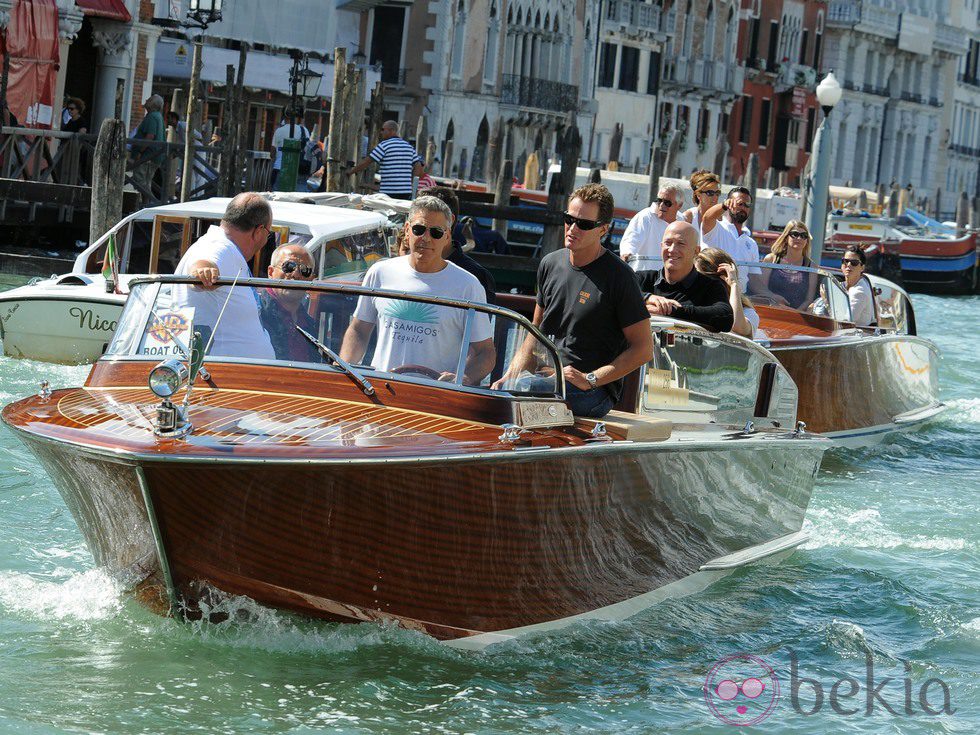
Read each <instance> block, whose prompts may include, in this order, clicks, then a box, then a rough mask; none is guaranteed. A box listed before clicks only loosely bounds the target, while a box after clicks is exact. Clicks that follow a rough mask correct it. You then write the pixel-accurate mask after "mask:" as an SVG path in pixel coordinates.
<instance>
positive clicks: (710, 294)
mask: <svg viewBox="0 0 980 735" xmlns="http://www.w3.org/2000/svg"><path fill="white" fill-rule="evenodd" d="M700 247H701V246H700V238H699V235H698V231H697V229H696V228H695V227H694V226H693V225H691V224H689V223H687V222H685V221H682V220H677V221H676V222H673V223H672V224H670V225H669V226H668V227H667V229H666V231H665V232H664V238H663V241H662V243H661V246H660V253H661V255H662V256H663V259H664V267H663V268H661V269H660V270H656V271H649V270H648V271H639V272H638V273H637V274H636V277H637V280H638V281H639V283H640V290H641V291H643V301H644V304H646V307H647V311H648V312H649V313H650V314H651V315H653V316H669V317H671V318H673V319H680V320H681V321H685V322H693V323H694V324H699V325H701V326H702V327H704V328H705V329H708V330H710V331H712V332H729V331H731V329H732V326H733V324H734V323H735V315H734V313H733V312H732V307H731V305H730V304H729V303H728V291H727V290H726V288H725V284H724V283H722V282H721V281H720V280H718V279H717V278H711V277H709V276H704V275H701V274H700V273H698V272H697V271H696V270H695V269H694V256H695V255H697V254H698V251H699V250H700Z"/></svg>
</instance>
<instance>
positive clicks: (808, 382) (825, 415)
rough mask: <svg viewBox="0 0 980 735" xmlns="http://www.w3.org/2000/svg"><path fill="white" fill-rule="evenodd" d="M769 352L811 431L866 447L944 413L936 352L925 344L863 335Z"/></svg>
mask: <svg viewBox="0 0 980 735" xmlns="http://www.w3.org/2000/svg"><path fill="white" fill-rule="evenodd" d="M770 351H771V352H772V353H773V354H774V355H775V356H776V357H777V358H778V359H779V361H780V362H781V363H782V364H783V366H784V367H785V368H786V370H787V372H789V374H790V375H791V376H792V378H793V381H794V382H795V383H796V385H797V387H798V389H799V406H798V409H797V413H798V416H799V418H800V420H801V421H803V422H805V423H806V425H807V429H808V430H809V431H815V432H819V433H821V434H823V435H824V436H827V437H828V438H830V439H833V440H834V441H835V442H836V443H838V444H840V445H844V446H867V445H872V444H876V443H878V442H880V441H882V440H884V439H885V438H886V437H887V436H888V435H889V434H891V433H894V432H902V431H910V430H914V429H917V428H919V427H921V426H922V424H924V423H925V422H926V421H928V420H930V419H932V418H933V417H935V416H936V415H937V414H939V413H940V412H941V411H942V410H943V408H944V406H943V404H942V403H941V402H940V401H939V384H938V376H937V372H938V366H939V359H940V358H939V352H938V350H937V348H936V346H935V345H934V344H933V343H932V342H929V341H928V340H924V339H921V338H919V337H910V336H905V335H895V334H890V335H878V336H875V335H870V334H869V335H864V336H861V337H854V338H847V337H829V338H827V339H819V338H817V339H814V340H786V341H782V342H774V343H773V344H772V345H771V346H770Z"/></svg>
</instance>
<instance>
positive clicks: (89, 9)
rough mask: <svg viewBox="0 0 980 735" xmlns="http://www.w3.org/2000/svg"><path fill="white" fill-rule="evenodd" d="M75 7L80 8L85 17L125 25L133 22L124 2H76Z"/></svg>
mask: <svg viewBox="0 0 980 735" xmlns="http://www.w3.org/2000/svg"><path fill="white" fill-rule="evenodd" d="M75 5H77V6H78V7H80V8H81V9H82V12H83V13H84V14H85V15H94V16H96V17H97V18H109V19H110V20H121V21H122V22H123V23H128V22H129V21H130V20H132V17H131V16H130V14H129V11H128V10H126V5H125V3H123V0H75Z"/></svg>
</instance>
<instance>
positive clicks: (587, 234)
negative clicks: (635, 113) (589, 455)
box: [494, 184, 653, 418]
mask: <svg viewBox="0 0 980 735" xmlns="http://www.w3.org/2000/svg"><path fill="white" fill-rule="evenodd" d="M564 218H565V247H564V248H563V249H562V250H556V251H555V252H553V253H549V254H548V255H546V256H544V257H543V258H542V259H541V263H540V265H539V266H538V296H537V304H536V305H535V307H534V318H533V321H534V324H535V325H536V326H537V327H539V328H540V329H541V331H542V332H544V333H545V334H547V335H550V336H551V337H552V340H553V341H554V343H555V346H556V347H557V348H558V350H559V352H560V353H561V357H562V362H563V363H564V364H565V368H564V376H565V401H566V402H567V403H568V406H569V408H571V410H572V413H573V414H575V415H576V416H586V417H590V418H601V417H603V416H605V415H606V414H607V413H609V411H611V410H612V407H613V406H615V405H616V403H617V401H619V397H620V394H621V393H622V390H623V378H624V377H625V376H626V375H628V374H630V373H631V372H633V371H634V370H636V369H637V368H638V367H640V366H641V365H643V364H644V363H646V362H647V361H649V360H650V359H651V357H652V356H653V337H652V335H651V333H650V325H649V321H648V316H647V311H646V309H645V308H644V306H643V296H642V294H641V293H640V289H639V286H637V283H636V278H635V276H634V274H633V271H632V270H631V269H630V267H629V266H628V265H626V263H624V262H623V261H622V260H621V259H620V258H618V257H616V255H615V254H613V253H612V252H610V251H609V250H606V249H605V248H604V247H603V246H602V238H603V237H604V236H605V235H606V233H607V232H609V228H610V226H611V223H612V218H613V197H612V194H610V193H609V190H608V189H607V188H606V187H605V186H603V185H602V184H586V185H585V186H582V187H580V188H578V189H576V190H575V191H574V192H572V195H571V197H570V199H569V202H568V209H567V210H566V211H565V214H564ZM534 344H535V340H534V339H533V337H530V336H529V337H528V339H527V340H525V342H524V345H523V346H522V347H521V349H520V350H518V352H517V355H516V356H515V357H514V359H513V361H512V363H511V365H510V366H508V368H507V371H506V373H505V374H504V376H503V377H502V378H501V379H500V380H498V381H497V382H496V383H494V387H496V388H499V387H501V386H503V385H505V384H509V383H511V382H513V381H515V380H516V378H517V376H519V375H520V374H521V373H522V372H523V371H530V370H533V368H534V364H533V363H534V362H535V358H534V355H533V347H534ZM551 382H552V384H553V379H552V381H551Z"/></svg>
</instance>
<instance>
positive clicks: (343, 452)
mask: <svg viewBox="0 0 980 735" xmlns="http://www.w3.org/2000/svg"><path fill="white" fill-rule="evenodd" d="M189 283H193V282H192V281H190V280H188V279H181V278H176V277H173V276H170V277H157V278H154V279H141V280H140V281H138V282H133V283H132V284H131V285H132V288H133V292H132V295H131V296H130V299H129V300H128V302H127V305H126V308H125V311H124V313H123V316H122V318H121V320H120V324H119V328H118V329H117V332H116V336H115V337H114V339H113V341H112V343H111V345H110V346H109V349H108V351H107V353H106V355H105V356H103V357H102V358H101V359H100V360H99V361H98V362H97V363H96V364H95V365H94V366H93V368H92V371H91V373H90V374H89V377H88V379H87V381H86V383H85V385H84V386H82V387H80V388H73V389H65V390H57V391H53V392H51V391H48V390H46V389H45V390H42V391H41V392H40V393H39V394H38V395H36V396H32V397H29V398H26V399H24V400H21V401H18V402H16V403H12V404H10V405H8V406H6V407H5V408H4V410H3V413H2V416H3V420H4V421H5V422H6V423H7V424H8V425H9V426H10V427H11V428H12V429H13V430H14V432H15V433H16V434H17V435H18V436H19V437H20V438H21V439H22V440H23V441H24V442H25V443H26V444H27V446H28V447H30V449H31V451H33V452H34V454H35V455H36V456H37V457H38V459H39V460H40V461H41V463H42V464H43V466H44V467H45V469H46V470H47V472H48V473H49V475H50V476H51V478H52V479H53V480H54V482H55V483H56V485H57V486H58V488H59V490H60V491H61V493H62V495H63V496H64V499H65V502H66V504H67V506H68V507H69V509H70V510H71V512H72V513H73V515H74V517H75V519H76V521H77V523H78V525H79V526H80V528H81V530H82V532H83V534H84V536H85V539H86V541H87V543H88V545H89V547H90V548H91V550H92V552H93V554H94V556H95V559H96V561H97V562H98V563H99V564H100V565H103V566H104V567H106V568H107V569H109V570H110V571H111V572H112V573H113V574H114V575H116V576H117V577H119V578H120V579H122V580H123V581H125V583H127V584H129V585H130V586H132V587H133V588H134V589H135V590H136V591H137V594H138V597H139V599H141V600H142V601H144V603H146V604H148V605H150V606H151V607H156V608H157V609H160V610H161V611H163V612H166V611H170V612H172V613H174V614H178V615H188V616H193V615H195V614H199V613H200V610H199V608H200V602H201V601H202V600H203V599H208V596H210V595H214V594H218V593H217V592H215V590H219V591H221V592H224V593H231V594H237V595H247V596H249V597H251V598H254V599H255V600H257V601H258V602H260V603H262V604H264V605H269V606H274V607H277V608H283V609H287V610H292V611H295V612H298V613H301V614H305V615H309V616H314V617H320V618H326V619H330V620H340V621H347V622H356V621H379V620H383V621H394V622H396V623H398V624H400V625H403V626H405V627H407V628H412V629H416V630H422V631H425V632H427V633H429V634H431V635H433V636H435V637H437V638H439V639H446V640H452V641H454V645H459V646H463V647H471V648H479V647H482V646H485V645H487V644H489V643H493V642H496V641H501V640H506V639H508V638H511V637H514V636H516V635H520V634H523V633H526V632H530V631H535V630H542V629H548V628H554V627H561V626H564V625H568V624H570V623H573V622H575V621H578V620H583V619H587V618H603V619H617V618H624V617H627V616H629V615H632V614H634V613H636V612H637V611H639V610H641V609H644V608H645V607H648V606H650V605H652V604H654V603H656V602H658V601H659V600H661V599H664V598H665V597H668V596H675V595H680V594H686V593H688V592H691V591H694V590H697V589H700V588H702V587H704V586H705V585H707V584H709V583H710V582H712V581H714V580H716V579H718V578H720V577H722V576H724V575H726V574H728V573H730V572H731V571H733V570H734V569H737V568H739V567H741V566H743V565H745V564H749V563H754V562H759V561H766V560H769V561H772V560H776V559H779V558H781V557H782V556H785V555H786V554H788V553H790V552H791V551H792V549H793V548H795V546H796V545H798V544H799V543H801V542H802V541H803V540H804V538H805V537H804V534H803V533H802V532H801V527H802V523H803V515H804V511H805V510H806V507H807V503H808V501H809V497H810V492H811V490H812V487H813V483H814V479H815V476H816V473H817V469H818V467H819V465H820V461H821V458H822V455H823V452H824V451H825V449H826V448H827V447H828V446H829V442H828V441H827V440H825V439H823V438H821V437H819V436H816V435H811V434H809V433H807V432H805V431H802V430H799V427H796V402H797V392H796V387H795V386H794V385H793V382H792V380H791V379H790V377H789V375H788V373H787V372H786V370H785V369H783V368H782V367H781V366H780V365H779V364H778V363H777V362H776V360H775V359H774V358H773V357H772V355H771V354H770V353H768V352H767V351H766V350H765V349H764V348H762V347H761V346H759V345H757V344H755V343H752V342H750V341H747V340H743V339H741V338H739V337H735V336H732V335H716V334H709V333H706V332H704V331H703V330H701V329H699V328H697V327H694V326H693V325H685V324H682V323H674V322H670V321H660V322H656V323H653V324H651V329H653V330H654V333H655V343H656V347H655V353H654V355H653V359H652V360H651V362H650V363H649V364H648V365H647V366H645V367H644V368H642V369H641V370H639V371H637V372H636V373H635V374H633V375H632V376H630V379H629V380H628V381H627V388H626V390H625V392H624V395H623V399H622V400H621V402H620V404H619V406H618V407H617V410H615V411H614V412H613V413H611V414H610V415H609V416H608V417H606V419H605V421H604V422H596V421H592V420H582V419H575V418H573V417H572V416H571V414H570V413H569V411H568V409H567V407H566V405H565V404H564V402H563V401H562V396H563V395H564V381H563V377H562V366H561V361H560V358H559V356H558V353H557V351H556V350H555V347H554V346H553V345H552V344H551V342H550V341H549V340H548V339H547V338H546V337H544V336H543V335H541V334H540V333H539V332H538V330H537V329H536V328H535V327H533V326H532V325H531V324H530V323H529V322H528V321H527V320H526V319H525V318H524V317H522V316H519V315H518V314H516V313H514V312H512V311H510V310H508V309H506V308H502V307H497V306H494V307H488V306H486V305H483V304H473V303H469V302H458V301H450V300H444V299H436V298H427V297H421V296H417V295H411V294H396V293H390V292H381V291H372V290H369V289H366V288H363V287H360V286H346V285H337V284H317V285H309V284H299V283H298V282H296V281H261V280H258V279H254V280H249V281H240V282H239V283H238V284H236V285H234V286H232V285H230V281H228V280H223V281H222V282H221V283H222V285H221V286H220V287H219V289H218V293H219V294H221V293H224V292H226V291H228V290H230V289H232V288H236V289H250V290H253V291H256V292H259V291H262V290H265V289H280V290H282V291H283V292H286V291H289V292H290V293H293V294H294V295H296V294H295V292H296V290H297V289H300V288H305V289H306V293H305V294H300V295H299V296H298V298H303V299H304V301H303V303H304V305H305V306H304V313H305V314H306V315H308V316H309V320H307V325H308V326H309V324H310V322H312V323H313V324H315V325H316V326H315V327H311V330H312V332H311V336H313V337H314V338H315V339H316V341H317V342H319V347H318V348H317V349H318V351H319V354H320V355H328V356H330V357H325V358H324V359H323V360H322V361H318V360H311V359H310V358H309V357H308V356H307V358H305V359H292V358H293V355H292V353H290V354H282V355H280V354H279V353H278V352H277V359H276V360H271V361H270V360H264V361H262V360H254V359H247V358H242V357H238V356H236V355H235V354H213V353H212V354H208V355H207V357H206V359H205V360H204V363H203V368H202V371H201V372H198V373H196V378H195V371H196V365H197V364H198V362H199V361H198V360H197V355H198V354H199V350H200V345H201V342H202V340H196V339H194V340H191V339H187V335H189V334H191V333H192V332H199V331H200V332H202V333H204V332H212V334H213V333H219V332H220V331H221V329H223V328H224V327H222V326H221V325H220V323H218V324H215V325H210V324H198V323H196V322H195V321H194V318H193V315H192V314H191V315H189V314H188V312H186V311H184V310H183V309H184V308H185V306H186V304H185V303H184V302H183V301H180V300H181V298H185V300H186V298H189V297H186V294H187V293H188V292H190V293H193V292H194V291H195V289H193V288H189V287H188V286H187V285H186V284H189ZM180 289H182V291H180ZM181 293H183V294H185V297H181V296H180V295H179V294H181ZM257 295H258V294H257ZM372 296H377V297H384V298H385V299H386V301H384V302H383V303H385V304H387V306H385V308H384V311H383V313H384V314H386V315H389V316H390V318H392V319H398V320H404V324H406V325H408V324H410V323H413V320H414V322H417V323H421V324H424V325H432V324H434V323H435V322H433V321H432V320H433V319H438V320H439V321H438V324H439V325H440V326H439V327H437V328H439V329H442V328H445V324H449V323H451V321H450V322H446V321H444V320H443V319H444V317H446V315H447V314H449V315H451V316H452V317H454V318H458V319H459V320H462V321H463V322H465V326H463V327H462V336H461V337H460V339H459V343H460V345H468V344H469V342H470V338H469V337H468V336H467V335H470V334H471V329H473V330H475V329H476V328H477V327H476V326H474V325H478V324H479V322H478V321H477V320H480V319H488V318H490V317H492V319H493V345H494V349H495V355H494V357H495V359H494V366H493V368H492V371H491V372H490V373H489V374H488V375H486V376H484V377H480V376H479V375H470V377H469V378H467V383H472V384H464V381H463V379H462V378H453V377H450V378H449V379H444V380H436V379H433V376H439V373H438V372H433V370H432V369H431V368H430V367H427V366H426V365H415V364H413V365H391V364H387V365H386V364H383V358H381V357H379V355H380V354H381V353H380V351H379V352H378V354H373V352H374V347H371V348H369V349H368V354H367V356H365V358H364V359H363V360H361V361H359V362H358V363H356V364H349V363H347V362H346V361H344V360H343V359H341V358H339V355H338V353H339V352H341V351H342V349H343V346H344V344H343V335H344V333H345V328H346V325H347V324H348V322H349V320H350V315H351V313H352V309H353V305H354V303H356V301H357V299H359V298H369V297H372ZM178 302H180V304H179V305H178ZM392 315H394V316H392ZM386 318H387V317H386ZM182 319H183V320H184V321H183V322H182V321H181V320H182ZM304 319H305V317H304ZM458 323H459V322H457V324H458ZM426 328H428V326H426ZM175 330H176V331H175ZM404 331H405V332H409V331H412V330H410V329H409V328H408V327H407V326H406V328H405V330H404ZM473 333H474V334H475V332H473ZM182 340H185V341H186V343H189V348H187V349H190V352H191V355H192V356H193V357H194V359H192V360H188V359H183V358H181V359H177V358H173V357H170V358H166V356H165V359H164V360H163V362H160V359H161V358H160V356H159V348H157V349H156V352H157V355H156V356H151V355H150V354H149V352H150V350H149V345H150V344H151V343H153V344H156V345H158V346H159V345H163V346H167V347H168V349H169V348H173V351H172V352H171V353H170V354H171V355H173V354H176V353H177V352H180V351H182V350H184V349H185V348H184V347H176V346H175V345H176V343H180V342H181V341H182ZM195 345H196V347H195ZM522 345H523V346H524V347H525V348H527V349H528V350H530V352H528V353H527V354H531V352H533V354H534V355H535V363H534V365H533V366H531V367H530V368H529V369H528V370H525V371H523V372H521V373H520V374H518V375H516V376H510V375H509V373H507V372H505V368H506V367H507V366H508V365H510V364H511V361H512V360H513V358H514V355H515V353H516V351H517V350H518V349H521V347H522ZM458 352H459V354H458V357H456V355H455V353H453V354H452V355H451V359H452V362H453V363H454V365H455V366H454V367H453V368H452V370H453V371H454V375H460V376H462V375H467V372H466V371H467V370H469V369H470V368H469V367H467V365H468V363H467V360H468V357H469V355H468V350H466V349H462V348H459V350H458ZM426 359H427V360H428V357H427V358H426ZM158 363H159V364H158ZM532 370H533V373H532V372H531V371H532ZM148 376H149V380H148ZM188 376H189V377H188ZM504 376H509V377H506V378H505V377H504ZM442 377H444V378H445V377H446V376H445V375H443V376H442ZM502 379H503V380H504V382H503V383H497V381H500V380H502ZM188 384H189V385H190V386H192V387H191V391H190V395H189V397H188V393H187V391H188ZM495 385H496V387H494V386H495ZM168 391H169V392H170V393H171V394H170V395H168ZM160 396H162V399H161V397H160Z"/></svg>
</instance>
